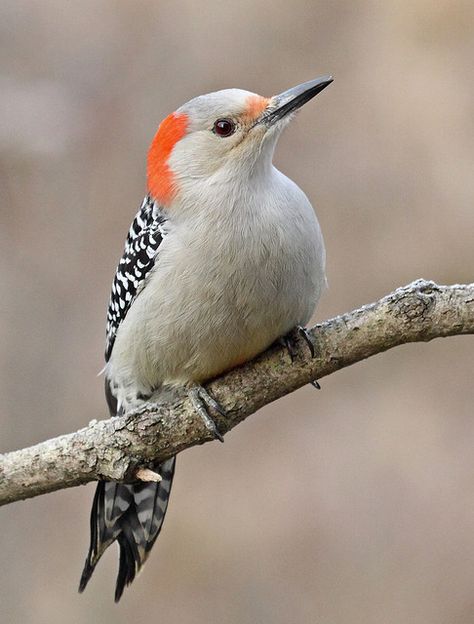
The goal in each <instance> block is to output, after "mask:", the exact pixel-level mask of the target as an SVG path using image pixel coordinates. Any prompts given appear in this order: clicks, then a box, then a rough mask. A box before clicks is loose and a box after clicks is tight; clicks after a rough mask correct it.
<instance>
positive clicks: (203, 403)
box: [188, 386, 226, 442]
mask: <svg viewBox="0 0 474 624" xmlns="http://www.w3.org/2000/svg"><path fill="white" fill-rule="evenodd" d="M188 396H189V398H190V399H191V402H192V404H193V406H194V409H195V410H196V412H197V413H198V414H199V416H200V417H201V418H202V419H203V421H204V424H205V425H206V428H207V429H208V430H209V431H210V432H211V433H212V435H213V436H214V438H216V440H219V441H220V442H224V438H223V436H222V434H221V433H220V432H219V429H218V428H217V425H216V423H215V422H214V420H213V419H212V418H211V416H210V415H209V408H211V409H213V410H215V411H216V412H217V413H218V414H220V415H221V416H226V413H225V411H224V408H223V407H222V406H221V405H219V403H218V402H217V401H216V400H215V399H214V398H213V397H211V395H210V394H209V392H208V391H207V390H206V388H204V387H203V386H192V387H191V388H190V389H189V390H188Z"/></svg>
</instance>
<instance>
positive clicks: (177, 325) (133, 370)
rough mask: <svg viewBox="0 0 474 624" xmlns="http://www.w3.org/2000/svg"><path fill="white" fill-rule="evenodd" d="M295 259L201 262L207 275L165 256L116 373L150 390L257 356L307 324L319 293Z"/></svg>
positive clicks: (115, 359)
mask: <svg viewBox="0 0 474 624" xmlns="http://www.w3.org/2000/svg"><path fill="white" fill-rule="evenodd" d="M175 259H176V256H175ZM289 262H290V264H291V258H290V259H289V258H288V257H287V258H286V260H285V262H284V263H282V264H281V265H279V264H278V263H276V265H275V266H272V267H271V268H269V267H268V266H258V265H252V266H249V267H237V268H236V267H232V269H233V270H232V269H231V270H229V267H225V266H223V264H220V265H219V264H215V265H212V264H206V263H202V262H200V263H199V264H198V266H205V267H206V270H205V271H203V272H201V274H200V273H199V272H198V271H196V270H194V271H192V272H190V267H193V266H194V269H195V267H196V264H194V265H193V263H190V264H188V265H187V270H186V271H180V267H179V266H176V263H174V264H173V265H169V266H167V265H166V263H163V264H161V262H159V263H158V266H157V270H156V271H155V273H154V274H153V275H152V277H151V279H150V281H149V283H148V285H147V287H146V288H145V289H144V290H143V291H142V293H141V294H140V295H139V296H138V298H137V300H136V301H135V302H134V304H133V305H132V307H131V309H130V310H129V313H128V315H127V317H126V318H125V320H124V322H123V323H122V325H121V326H120V329H119V332H118V334H117V338H116V341H115V345H114V349H113V353H112V358H111V360H110V363H109V369H110V372H111V373H112V374H113V375H114V376H116V377H117V378H120V379H132V378H133V386H134V387H135V386H136V387H139V388H141V391H142V392H143V393H146V392H147V391H150V390H154V389H156V388H157V387H159V386H160V385H162V384H181V383H186V382H189V381H196V382H199V381H203V380H205V379H208V378H211V377H214V376H216V375H218V374H220V373H222V372H224V371H225V370H229V369H231V368H233V367H235V366H237V365H239V364H242V363H244V362H246V361H247V360H250V359H251V358H253V357H254V356H255V355H257V354H258V353H260V352H261V351H263V350H264V349H265V348H266V347H268V346H269V345H270V344H271V343H272V342H274V341H275V340H276V339H277V338H278V337H280V336H282V335H284V334H285V333H287V332H288V331H289V330H290V329H291V328H292V327H294V326H295V325H297V324H304V323H305V322H307V320H308V319H309V316H310V315H311V313H312V311H313V309H314V306H315V304H316V301H317V298H318V297H319V292H316V291H317V288H316V287H315V283H314V281H313V280H311V279H309V278H308V277H307V275H306V273H307V272H306V271H304V270H303V269H302V268H301V267H298V266H296V264H295V266H294V267H289V266H288V263H289ZM160 265H161V266H160ZM120 383H121V382H119V385H120Z"/></svg>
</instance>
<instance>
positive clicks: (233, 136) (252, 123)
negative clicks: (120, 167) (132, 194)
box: [79, 76, 332, 601]
mask: <svg viewBox="0 0 474 624" xmlns="http://www.w3.org/2000/svg"><path fill="white" fill-rule="evenodd" d="M331 82H332V77H331V76H322V77H319V78H317V79H315V80H311V81H309V82H305V83H303V84H301V85H298V86H296V87H293V88H291V89H289V90H287V91H285V92H283V93H281V94H279V95H275V96H273V97H270V98H266V97H262V96H260V95H256V94H255V93H250V92H248V91H244V90H241V89H227V90H223V91H217V92H215V93H209V94H207V95H201V96H199V97H196V98H194V99H192V100H190V101H189V102H187V103H186V104H184V105H183V106H181V107H180V108H178V109H177V110H176V111H175V112H174V113H172V114H171V115H169V116H168V117H166V119H164V121H163V122H162V123H161V124H160V126H159V128H158V131H157V132H156V135H155V137H154V139H153V141H152V143H151V147H150V149H149V152H148V161H147V186H148V193H147V195H146V197H145V199H144V201H143V203H142V205H141V207H140V209H139V211H138V213H137V215H136V216H135V218H134V220H133V222H132V225H131V227H130V230H129V232H128V236H127V238H126V242H125V249H124V252H123V256H122V258H121V260H120V262H119V264H118V267H117V271H116V274H115V277H114V280H113V284H112V292H111V295H110V301H109V307H108V312H107V329H106V351H105V360H106V365H105V369H104V372H105V392H106V398H107V403H108V406H109V410H110V413H111V415H112V416H117V415H121V414H127V413H129V412H130V411H131V410H134V409H136V408H137V407H140V406H141V405H143V404H144V402H147V401H150V400H151V397H154V398H156V397H159V396H160V394H163V393H164V392H168V391H169V389H171V390H172V389H173V388H179V387H181V388H183V387H184V388H185V389H186V391H187V392H188V393H189V396H190V398H191V400H192V402H193V405H194V406H195V408H196V410H197V411H198V412H199V414H200V415H201V416H202V417H203V418H204V420H205V423H206V425H207V426H208V427H209V428H210V429H211V431H212V432H213V433H214V435H215V437H216V438H221V435H220V433H219V431H218V430H217V427H216V425H215V423H214V422H213V420H212V419H211V418H210V416H209V408H210V407H212V408H214V409H217V410H219V411H220V406H219V405H218V404H217V403H216V401H215V400H214V399H213V398H212V397H211V396H210V395H209V393H208V392H207V391H206V390H205V389H204V387H203V386H202V383H203V382H204V381H205V380H207V379H210V378H212V377H216V376H217V375H220V374H221V373H223V372H224V371H227V370H229V369H232V368H234V367H236V366H238V365H240V364H243V363H244V362H246V361H248V360H250V359H251V358H253V357H255V356H256V355H257V354H259V353H261V352H262V351H264V350H265V349H266V348H267V347H268V346H269V345H270V344H272V343H273V342H275V341H276V340H278V339H283V338H284V337H285V336H287V335H288V333H289V332H290V331H291V330H292V329H293V328H295V327H304V325H305V324H306V323H307V322H308V320H309V318H310V316H311V315H312V313H313V311H314V309H315V307H316V304H317V303H318V300H319V298H320V295H321V293H322V291H323V289H324V288H325V285H326V276H325V248H324V242H323V238H322V235H321V230H320V227H319V224H318V221H317V218H316V216H315V213H314V210H313V208H312V206H311V204H310V202H309V200H308V198H307V197H306V195H305V194H304V193H303V191H302V190H301V189H300V188H299V187H298V186H297V185H296V184H295V183H294V182H293V181H292V180H290V179H289V178H287V177H286V176H285V175H283V173H281V172H280V171H278V170H277V169H276V168H275V167H274V166H273V164H272V158H273V153H274V149H275V145H276V143H277V140H278V137H279V136H280V134H281V132H282V130H283V129H284V128H285V126H286V125H287V124H288V122H289V121H290V119H291V118H292V117H293V116H294V113H295V111H297V109H299V108H300V107H301V106H302V105H303V104H305V103H306V102H308V101H309V100H310V99H312V98H313V97H314V96H315V95H317V94H318V93H319V92H320V91H322V90H323V89H324V88H325V87H327V86H328V85H329V84H330V83H331ZM174 468H175V458H174V457H173V458H171V459H168V460H166V461H164V462H161V463H159V464H156V465H154V466H152V469H153V470H154V471H156V472H157V473H159V475H161V481H159V482H152V483H150V482H138V481H137V482H136V483H132V484H123V483H114V482H106V481H100V482H99V483H98V485H97V489H96V493H95V497H94V502H93V506H92V512H91V541H90V548H89V552H88V554H87V558H86V562H85V565H84V570H83V573H82V577H81V581H80V586H79V591H81V592H82V591H83V590H84V589H85V587H86V585H87V583H88V581H89V579H90V577H91V575H92V573H93V571H94V568H95V566H96V564H97V562H98V560H99V559H100V557H101V556H102V554H103V553H104V551H105V550H106V549H107V548H108V547H109V546H110V545H111V544H112V543H113V542H114V541H117V542H118V545H119V552H120V558H119V571H118V576H117V582H116V591H115V600H116V601H118V600H119V599H120V597H121V596H122V593H123V590H124V588H125V586H127V585H129V584H130V583H131V582H132V581H133V579H134V578H135V576H136V574H137V573H138V571H139V570H140V569H141V567H142V566H143V564H144V562H145V561H146V559H147V557H148V555H149V553H150V550H151V548H152V546H153V544H154V542H155V540H156V538H157V537H158V534H159V533H160V530H161V527H162V524H163V519H164V517H165V513H166V509H167V505H168V499H169V495H170V490H171V484H172V480H173V474H174Z"/></svg>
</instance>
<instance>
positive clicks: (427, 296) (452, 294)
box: [0, 280, 474, 505]
mask: <svg viewBox="0 0 474 624" xmlns="http://www.w3.org/2000/svg"><path fill="white" fill-rule="evenodd" d="M473 333H474V283H473V284H467V285H453V286H438V285H437V284H435V283H434V282H428V281H425V280H418V281H416V282H413V283H412V284H409V285H408V286H405V287H404V288H399V289H398V290H396V291H394V292H393V293H391V294H390V295H388V296H386V297H384V298H383V299H381V300H380V301H377V302H376V303H373V304H371V305H366V306H363V307H362V308H359V309H358V310H354V311H353V312H349V313H348V314H343V315H342V316H337V317H335V318H333V319H331V320H329V321H325V322H324V323H321V324H320V325H316V326H314V327H313V328H312V329H311V330H310V335H311V336H312V338H313V339H314V343H315V357H314V358H311V356H310V354H309V349H308V347H307V345H306V344H305V341H304V340H302V339H301V338H296V337H295V340H296V357H295V359H294V361H293V362H291V361H290V358H289V356H288V353H287V351H286V350H285V349H284V348H283V347H280V346H273V347H271V348H270V349H268V350H267V351H266V352H265V353H263V354H262V355H260V356H259V357H258V358H256V359H255V360H253V361H252V362H249V363H248V364H246V365H244V366H242V367H240V368H237V369H234V370H232V371H230V372H229V373H227V374H225V375H223V376H222V377H220V378H218V379H215V380H213V381H212V382H210V383H209V384H208V386H207V387H208V390H209V391H210V393H211V394H212V395H213V396H214V397H215V398H216V399H217V401H218V402H219V403H220V404H221V405H222V406H223V407H224V409H225V410H226V413H227V416H226V417H225V418H223V417H222V416H220V415H219V414H213V416H214V418H215V421H216V422H217V424H218V427H219V429H220V431H221V432H222V433H225V432H227V431H229V430H230V429H232V428H233V427H235V426H236V425H237V424H238V423H240V422H241V421H242V420H244V419H245V418H247V416H249V415H250V414H252V413H253V412H255V411H257V410H258V409H259V408H260V407H262V406H263V405H266V404H267V403H270V402H271V401H274V400H275V399H278V398H280V397H281V396H283V395H285V394H289V393H290V392H293V390H296V389H297V388H300V387H301V386H304V385H305V384H307V383H309V382H310V381H312V380H314V379H320V378H321V377H325V376H326V375H330V374H331V373H333V372H335V371H337V370H339V369H341V368H344V367H346V366H350V365H351V364H354V363H355V362H359V361H360V360H363V359H365V358H368V357H370V356H372V355H375V354H377V353H381V352H383V351H387V350H388V349H391V348H393V347H396V346H397V345H401V344H405V343H408V342H419V341H424V342H427V341H429V340H432V339H433V338H439V337H443V336H453V335H459V334H473ZM210 439H211V437H210V434H209V432H208V431H207V430H206V429H205V427H204V425H203V422H202V420H201V419H200V417H199V416H198V415H197V414H196V413H195V411H194V409H193V407H192V405H191V402H190V401H189V399H188V398H187V397H186V396H185V395H184V394H183V395H182V396H179V397H178V398H175V399H174V400H173V401H170V402H166V403H162V404H154V405H149V406H147V407H146V408H143V409H141V410H140V411H137V412H134V413H133V414H129V415H128V416H125V417H117V418H111V419H108V420H103V421H100V422H96V421H94V422H91V423H90V424H89V426H87V427H85V428H84V429H81V430H79V431H77V432H75V433H70V434H67V435H62V436H60V437H57V438H54V439H52V440H47V441H46V442H42V443H40V444H37V445H35V446H32V447H30V448H26V449H22V450H19V451H13V452H11V453H6V454H5V455H0V505H5V504H7V503H11V502H13V501H16V500H21V499H25V498H30V497H33V496H38V495H39V494H45V493H47V492H52V491H54V490H58V489H62V488H67V487H73V486H75V485H80V484H83V483H87V482H89V481H92V480H94V479H98V478H105V479H111V480H117V481H130V480H133V479H134V478H136V473H137V470H138V469H139V468H140V467H141V466H145V467H146V465H147V464H149V463H150V462H152V461H161V460H164V459H166V458H168V457H170V456H172V455H175V454H176V453H179V452H180V451H182V450H183V449H185V448H188V447H190V446H193V445H196V444H203V443H204V442H207V441H209V440H210ZM145 474H149V473H145ZM152 474H153V473H152Z"/></svg>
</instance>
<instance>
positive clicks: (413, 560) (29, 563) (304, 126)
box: [0, 0, 474, 624]
mask: <svg viewBox="0 0 474 624" xmlns="http://www.w3.org/2000/svg"><path fill="white" fill-rule="evenodd" d="M0 11H1V15H0V54H1V61H2V74H1V77H0V149H1V151H0V177H1V186H0V192H1V202H0V213H1V221H0V223H1V228H0V258H1V273H0V287H1V299H0V315H1V316H0V340H1V351H0V365H1V370H0V396H1V402H2V407H1V413H0V450H1V451H6V450H10V449H13V448H19V447H22V446H25V445H29V444H32V443H35V442H38V441H40V440H42V439H46V438H48V437H51V436H54V435H57V434H59V433H63V432H68V431H72V430H74V429H76V428H79V427H81V426H82V425H84V424H85V423H87V422H88V421H89V420H90V419H92V418H96V417H98V418H101V417H104V416H105V415H106V408H105V402H104V399H103V395H102V383H103V382H102V379H101V378H97V377H96V374H97V372H98V371H99V370H100V368H101V367H102V353H103V345H104V316H105V308H106V304H107V300H108V294H109V287H110V284H111V280H112V276H113V272H114V269H115V266H116V262H117V259H118V257H119V255H120V253H121V249H122V245H123V240H124V236H125V233H126V231H127V229H128V226H129V223H130V220H131V218H132V216H133V215H134V213H135V211H136V209H137V207H138V205H139V204H140V202H141V199H142V197H143V195H144V188H145V185H144V182H145V175H144V174H145V154H146V150H147V147H148V143H149V141H150V140H151V137H152V136H153V133H154V131H155V129H156V126H157V124H158V122H159V121H160V120H161V119H162V118H163V117H164V116H165V115H166V114H168V113H169V112H171V111H172V110H174V109H175V108H177V107H178V106H179V105H180V104H182V103H183V102H184V101H186V100H188V99H190V98H191V97H193V96H195V95H198V94H200V93H205V92H208V91H212V90H216V89H220V88H226V87H232V86H238V87H241V88H246V89H249V90H252V91H257V92H259V93H262V94H265V95H270V94H273V93H276V92H279V91H282V90H283V89H285V88H288V87H290V86H292V85H294V84H297V83H299V82H302V81H305V80H308V79H310V78H313V77H315V76H316V75H319V74H322V73H328V72H331V73H333V74H334V75H335V82H334V84H333V85H332V86H331V87H330V88H329V89H327V90H326V91H325V92H324V93H323V94H321V96H319V97H318V98H317V100H315V101H314V102H311V103H310V104H308V105H307V107H305V109H304V111H303V112H302V113H301V114H300V115H299V117H298V119H297V120H296V121H295V123H294V124H293V125H292V126H291V127H290V128H289V129H288V130H287V132H286V134H285V135H284V137H283V138H282V141H281V143H280V146H279V149H278V153H277V156H276V164H277V166H279V167H280V168H281V169H283V171H284V172H285V173H287V174H288V175H289V176H291V177H292V178H293V179H295V180H296V181H297V182H298V183H299V184H300V186H302V187H303V189H304V190H305V191H306V192H307V194H308V195H309V197H310V198H311V199H312V201H313V203H314V205H315V206H316V208H317V211H318V215H319V219H320V221H321V225H322V228H323V232H324V234H325V238H326V243H327V249H328V274H329V282H330V289H329V291H328V292H327V294H326V295H325V297H324V300H323V302H322V303H321V305H320V308H319V310H318V312H317V318H318V319H323V318H327V317H329V316H332V315H335V314H338V313H341V312H344V311H348V310H350V309H352V308H354V307H356V306H359V305H361V304H363V303H367V302H370V301H372V300H374V299H377V298H379V297H380V296H382V295H384V294H386V293H387V292H389V291H390V290H392V289H393V288H395V287H397V286H400V285H402V284H405V283H407V282H409V281H411V280H413V279H415V278H418V277H426V278H432V279H435V280H438V281H440V282H441V283H452V282H465V281H472V280H473V267H474V245H473V239H474V205H473V199H474V172H473V154H474V122H473V119H474V75H473V58H474V4H473V3H472V2H468V1H452V0H439V1H438V2H436V3H434V2H432V1H428V0H414V1H412V2H375V1H373V0H372V1H371V0H358V1H357V0H356V1H351V2H349V1H345V2H344V1H342V0H341V1H332V2H329V1H328V0H326V1H323V0H316V1H314V2H308V1H307V0H306V1H305V0H291V2H290V1H289V0H286V1H281V0H272V1H271V2H266V1H265V2H259V1H258V0H257V1H256V0H252V1H250V0H243V1H242V2H218V1H217V0H206V1H205V2H197V1H191V0H176V1H175V2H160V1H158V0H155V1H151V0H149V1H143V0H140V1H137V0H135V1H131V0H130V1H128V2H127V1H125V0H122V1H115V2H113V1H107V0H87V1H84V0H82V1H81V2H64V1H63V0H62V1H60V0H58V1H47V0H43V1H41V2H33V1H31V2H23V1H18V0H12V1H5V0H2V2H1V3H0ZM473 346H474V343H473V339H472V338H471V337H462V338H451V339H448V340H443V341H438V342H435V343H432V344H428V345H424V344H417V345H411V346H406V347H402V348H400V349H398V350H395V351H392V352H389V353H386V354H384V355H381V356H379V357H376V358H372V359H370V360H369V361H367V362H365V363H362V364H358V365H357V366H354V367H353V368H351V369H347V370H344V371H341V372H340V373H338V374H335V375H333V376H331V377H329V378H327V379H324V380H323V381H322V385H323V390H322V392H319V393H317V392H315V391H314V390H313V389H311V388H309V387H308V388H305V389H303V390H301V391H299V392H298V393H296V394H294V395H292V396H289V397H286V399H285V400H282V401H279V402H278V403H277V404H274V405H271V406H268V407H267V408H266V409H264V410H262V411H261V412H260V413H259V414H258V415H257V416H254V417H252V418H250V419H249V420H248V421H247V422H246V423H245V424H243V425H241V426H239V427H238V428H237V429H236V430H235V431H233V432H232V433H230V435H228V436H226V443H225V445H223V446H221V445H219V444H208V445H206V446H204V447H202V448H194V449H192V450H190V451H188V452H185V453H183V454H182V455H180V457H179V461H178V471H177V478H176V480H175V485H174V492H173V496H172V501H171V505H170V509H169V513H168V517H167V521H166V522H165V529H164V531H163V533H162V535H161V537H160V539H159V541H158V543H157V545H156V547H155V549H154V552H153V555H152V557H151V559H150V561H149V562H148V564H147V566H146V567H145V571H144V572H143V574H142V575H141V576H140V578H139V579H138V580H137V581H136V582H135V583H134V585H133V587H132V589H130V590H129V591H127V592H126V593H125V596H124V599H123V601H122V602H121V604H120V605H119V606H118V607H117V606H115V605H114V604H113V601H112V598H113V585H114V580H115V573H116V553H115V552H112V551H113V550H114V549H110V551H108V552H107V556H105V557H104V560H103V561H102V562H101V565H99V567H98V570H97V572H96V574H95V576H94V578H93V581H92V583H91V585H90V586H89V588H88V590H87V592H86V593H85V594H84V595H83V596H79V595H78V594H77V593H76V587H77V583H78V580H79V574H80V571H81V567H82V563H83V559H84V557H85V554H86V549H87V545H88V540H89V535H88V533H89V529H88V518H89V509H90V505H91V499H92V495H93V490H94V487H93V486H92V485H89V486H88V487H84V488H78V489H75V490H69V491H63V492H58V493H56V494H52V495H49V496H44V497H41V498H37V499H34V500H30V501H27V502H24V503H16V504H14V505H11V506H9V507H6V508H2V509H1V511H0V522H1V524H0V526H1V537H0V553H1V564H0V566H1V573H0V576H1V580H0V612H1V616H0V621H1V622H2V623H3V622H5V623H14V624H16V623H20V624H43V623H44V624H46V623H48V624H62V623H64V622H68V623H72V624H85V623H90V622H98V623H101V624H102V623H104V624H106V623H109V622H110V623H114V624H125V623H128V622H134V623H136V624H141V623H145V622H147V623H148V622H168V623H170V624H174V623H178V624H187V623H193V624H194V623H201V622H203V623H204V622H205V623H211V624H214V623H219V624H221V623H222V624H254V623H267V622H271V623H272V624H286V623H295V624H309V623H314V622H318V623H321V624H339V623H341V624H342V623H351V624H359V623H360V624H371V623H373V624H379V623H381V622H383V623H384V624H391V623H397V624H398V623H406V622H410V624H425V623H426V624H428V623H429V624H437V623H439V624H445V623H454V624H464V623H472V622H473V621H474V476H473V475H474V452H473V449H474V418H473V416H474V415H473V407H474V392H473V383H472V379H473V364H474V355H473Z"/></svg>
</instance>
